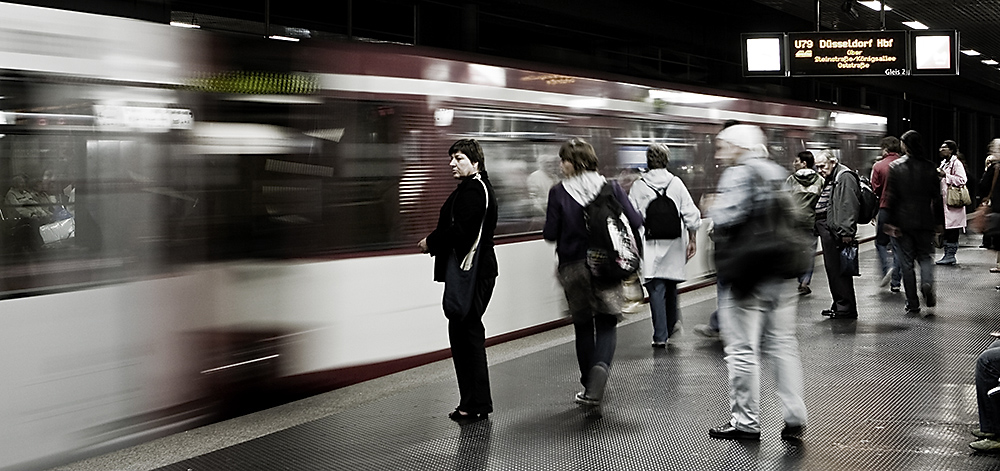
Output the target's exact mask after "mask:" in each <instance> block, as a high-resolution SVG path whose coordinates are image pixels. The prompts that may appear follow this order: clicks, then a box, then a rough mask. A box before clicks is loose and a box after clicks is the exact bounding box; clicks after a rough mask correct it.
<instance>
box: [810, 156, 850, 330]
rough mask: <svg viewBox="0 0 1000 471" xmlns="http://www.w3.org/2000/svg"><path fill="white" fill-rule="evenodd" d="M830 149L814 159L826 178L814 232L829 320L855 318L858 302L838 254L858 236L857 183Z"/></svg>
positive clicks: (825, 311) (817, 207)
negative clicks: (826, 288)
mask: <svg viewBox="0 0 1000 471" xmlns="http://www.w3.org/2000/svg"><path fill="white" fill-rule="evenodd" d="M838 160H839V159H838V157H837V156H836V155H835V154H834V153H833V152H832V151H830V150H824V151H822V152H820V154H819V156H818V157H816V168H817V169H818V170H819V173H820V175H822V176H823V177H824V178H826V184H825V186H823V192H822V193H821V194H820V197H819V200H818V201H817V202H816V232H817V233H818V234H819V240H820V243H821V244H822V245H823V264H824V265H825V267H826V277H827V279H828V280H829V283H830V294H831V295H833V305H832V306H830V309H825V310H823V312H822V314H823V315H824V316H828V317H830V318H831V319H856V318H857V317H858V302H857V298H856V297H855V295H854V274H853V273H851V272H850V271H849V270H845V269H844V268H843V267H842V266H841V262H840V252H841V250H842V249H844V248H845V247H848V246H850V245H856V244H857V243H858V242H857V240H856V239H855V236H856V235H857V233H858V225H857V223H856V221H857V220H858V211H859V210H860V207H861V202H860V200H859V198H858V193H859V186H858V185H859V181H858V178H857V174H854V172H853V171H852V170H851V169H849V168H847V166H846V165H843V164H841V163H840V162H839V161H838Z"/></svg>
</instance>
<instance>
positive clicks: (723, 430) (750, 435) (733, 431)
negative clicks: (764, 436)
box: [708, 424, 760, 440]
mask: <svg viewBox="0 0 1000 471" xmlns="http://www.w3.org/2000/svg"><path fill="white" fill-rule="evenodd" d="M708 436H710V437H712V438H718V439H721V440H760V432H744V431H742V430H740V429H738V428H736V427H733V426H732V425H729V424H724V425H720V426H718V427H715V428H710V429H708Z"/></svg>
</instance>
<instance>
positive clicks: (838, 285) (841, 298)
mask: <svg viewBox="0 0 1000 471" xmlns="http://www.w3.org/2000/svg"><path fill="white" fill-rule="evenodd" d="M816 232H818V233H819V241H820V243H821V244H822V245H823V265H825V266H826V278H827V280H829V283H830V294H831V295H833V305H832V306H831V307H830V309H833V310H834V311H836V312H837V313H846V314H850V315H857V314H858V300H857V298H856V297H855V295H854V276H852V275H851V274H850V273H848V274H846V275H845V274H844V273H843V270H842V269H841V267H840V249H841V248H842V247H843V244H842V243H841V241H840V236H839V235H837V234H835V233H834V232H833V231H831V230H830V228H829V227H828V226H827V225H826V219H820V220H817V221H816Z"/></svg>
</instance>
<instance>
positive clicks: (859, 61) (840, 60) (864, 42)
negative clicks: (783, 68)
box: [788, 31, 910, 77]
mask: <svg viewBox="0 0 1000 471" xmlns="http://www.w3.org/2000/svg"><path fill="white" fill-rule="evenodd" d="M788 48H789V59H788V72H789V74H790V75H791V76H793V77H794V76H813V77H815V76H845V75H846V76H859V75H882V76H885V75H910V68H909V67H908V64H907V36H906V32H905V31H851V32H836V31H831V32H810V33H788Z"/></svg>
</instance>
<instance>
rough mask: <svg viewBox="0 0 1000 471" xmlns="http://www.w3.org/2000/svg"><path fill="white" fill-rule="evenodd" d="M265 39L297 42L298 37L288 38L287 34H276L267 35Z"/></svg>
mask: <svg viewBox="0 0 1000 471" xmlns="http://www.w3.org/2000/svg"><path fill="white" fill-rule="evenodd" d="M267 39H277V40H278V41H291V42H293V43H297V42H299V38H290V37H288V36H278V35H276V34H275V35H271V36H268V37H267Z"/></svg>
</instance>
